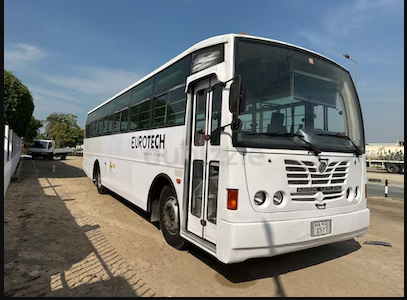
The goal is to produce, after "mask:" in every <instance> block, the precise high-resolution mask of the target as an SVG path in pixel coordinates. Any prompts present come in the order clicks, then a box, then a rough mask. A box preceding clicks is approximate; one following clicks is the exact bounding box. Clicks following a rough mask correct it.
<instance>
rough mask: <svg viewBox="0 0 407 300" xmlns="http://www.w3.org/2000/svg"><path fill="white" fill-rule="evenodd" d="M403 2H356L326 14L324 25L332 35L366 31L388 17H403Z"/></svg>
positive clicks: (399, 0) (394, 0)
mask: <svg viewBox="0 0 407 300" xmlns="http://www.w3.org/2000/svg"><path fill="white" fill-rule="evenodd" d="M403 10H404V2H403V0H357V1H355V2H354V3H353V4H352V5H344V6H342V7H340V8H338V9H336V10H335V11H334V12H332V13H328V14H327V18H326V19H325V22H324V25H325V28H326V29H327V31H329V32H331V33H333V34H348V33H350V32H351V31H356V30H363V29H368V27H369V26H371V24H372V23H373V22H372V21H373V20H375V22H378V20H380V19H381V18H385V17H388V16H390V15H400V16H403Z"/></svg>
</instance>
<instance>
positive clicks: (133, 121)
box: [130, 105, 139, 130]
mask: <svg viewBox="0 0 407 300" xmlns="http://www.w3.org/2000/svg"><path fill="white" fill-rule="evenodd" d="M138 119H139V105H135V106H133V107H132V108H131V110H130V130H136V129H138V127H139V126H138Z"/></svg>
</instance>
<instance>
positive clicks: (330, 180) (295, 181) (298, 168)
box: [284, 159, 350, 201]
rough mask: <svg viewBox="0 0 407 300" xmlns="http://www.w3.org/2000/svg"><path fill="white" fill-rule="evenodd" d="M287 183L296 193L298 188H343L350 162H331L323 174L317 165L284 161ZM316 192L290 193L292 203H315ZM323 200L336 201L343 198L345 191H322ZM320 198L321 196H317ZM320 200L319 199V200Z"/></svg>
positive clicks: (298, 161) (308, 162)
mask: <svg viewBox="0 0 407 300" xmlns="http://www.w3.org/2000/svg"><path fill="white" fill-rule="evenodd" d="M284 162H285V169H286V176H287V182H288V185H289V187H290V188H293V189H294V190H295V191H297V188H299V187H305V188H307V187H309V188H324V187H328V188H329V187H332V186H341V187H343V186H344V185H345V183H346V179H347V177H348V172H349V165H350V161H332V162H329V163H328V166H327V169H326V170H325V172H323V173H319V171H318V166H319V164H318V163H314V162H311V161H302V160H292V159H290V160H285V161H284ZM318 193H319V192H318V191H308V192H292V193H291V200H292V201H315V200H316V199H317V195H318ZM322 193H323V200H337V199H340V198H342V197H344V194H345V191H344V190H342V191H323V192H322ZM319 197H321V196H319ZM320 199H321V198H320Z"/></svg>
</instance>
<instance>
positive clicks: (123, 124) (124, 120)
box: [120, 109, 129, 132]
mask: <svg viewBox="0 0 407 300" xmlns="http://www.w3.org/2000/svg"><path fill="white" fill-rule="evenodd" d="M128 121H129V109H126V110H123V111H122V117H121V119H120V132H126V131H127V130H128V125H129V122H128Z"/></svg>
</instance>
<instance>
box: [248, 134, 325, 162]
mask: <svg viewBox="0 0 407 300" xmlns="http://www.w3.org/2000/svg"><path fill="white" fill-rule="evenodd" d="M246 135H265V136H270V137H279V136H282V137H285V138H288V139H289V138H294V137H298V138H299V139H300V140H301V141H303V142H304V143H306V144H307V145H308V149H309V150H311V151H312V152H314V154H315V156H318V155H319V154H320V153H321V150H319V149H318V148H317V147H315V146H314V145H313V144H311V143H310V142H307V141H306V140H305V139H304V136H303V135H301V134H296V133H289V132H249V133H246Z"/></svg>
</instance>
